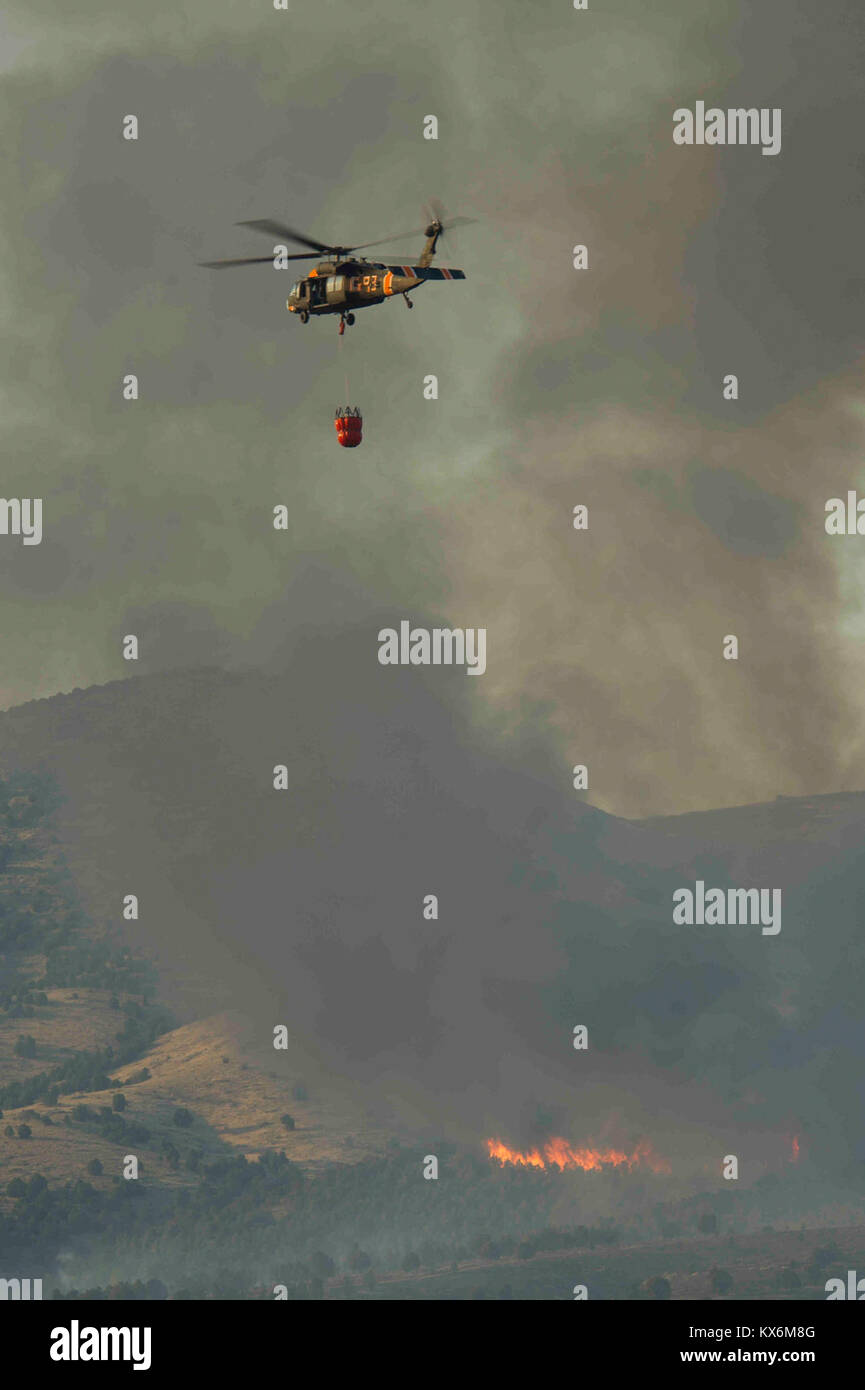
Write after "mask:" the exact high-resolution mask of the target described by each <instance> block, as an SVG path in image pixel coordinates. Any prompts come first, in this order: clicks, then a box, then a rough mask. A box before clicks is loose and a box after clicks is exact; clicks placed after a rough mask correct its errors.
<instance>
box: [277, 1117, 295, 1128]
mask: <svg viewBox="0 0 865 1390" xmlns="http://www.w3.org/2000/svg"><path fill="white" fill-rule="evenodd" d="M280 1124H283V1125H285V1128H286V1129H294V1116H293V1115H283V1116H282V1117H281V1119H280Z"/></svg>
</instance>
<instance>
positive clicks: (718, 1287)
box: [709, 1267, 733, 1294]
mask: <svg viewBox="0 0 865 1390" xmlns="http://www.w3.org/2000/svg"><path fill="white" fill-rule="evenodd" d="M709 1283H710V1284H711V1287H712V1293H720V1294H724V1293H729V1292H730V1290H731V1289H732V1287H733V1276H732V1274H731V1273H730V1271H729V1270H728V1269H718V1268H717V1267H716V1268H715V1269H712V1270H710V1272H709Z"/></svg>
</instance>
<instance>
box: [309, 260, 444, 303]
mask: <svg viewBox="0 0 865 1390" xmlns="http://www.w3.org/2000/svg"><path fill="white" fill-rule="evenodd" d="M412 269H413V267H411V266H388V265H380V264H378V263H376V262H373V261H358V260H352V261H321V262H320V263H319V265H317V266H316V267H315V269H314V270H311V271H310V272H309V274H308V275H306V276H304V278H303V279H302V280H298V281H297V283H296V284H295V285H293V286H292V288H291V293H290V294H289V296H288V299H287V300H286V301H285V307H286V308H287V309H288V312H289V313H290V314H298V313H300V314H303V313H307V314H345V313H347V312H348V311H349V310H353V309H366V308H367V307H368V306H369V305H371V304H382V303H383V302H384V300H385V299H387V298H389V297H391V296H392V295H397V294H407V293H408V291H409V290H413V289H415V288H416V286H418V285H421V284H423V277H422V276H420V277H419V276H416V275H413V274H411V273H409V274H402V273H400V272H401V271H408V272H411V270H412Z"/></svg>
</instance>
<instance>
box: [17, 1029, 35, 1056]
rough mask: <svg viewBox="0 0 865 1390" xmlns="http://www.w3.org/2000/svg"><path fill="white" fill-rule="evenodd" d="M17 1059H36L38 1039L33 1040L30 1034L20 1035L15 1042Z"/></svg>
mask: <svg viewBox="0 0 865 1390" xmlns="http://www.w3.org/2000/svg"><path fill="white" fill-rule="evenodd" d="M15 1056H16V1057H35V1056H36V1039H35V1038H31V1037H30V1035H29V1033H19V1034H18V1038H17V1040H16V1042H15Z"/></svg>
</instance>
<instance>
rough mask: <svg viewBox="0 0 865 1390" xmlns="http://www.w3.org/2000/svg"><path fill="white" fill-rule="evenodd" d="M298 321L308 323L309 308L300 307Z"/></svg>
mask: <svg viewBox="0 0 865 1390" xmlns="http://www.w3.org/2000/svg"><path fill="white" fill-rule="evenodd" d="M300 321H301V323H309V310H308V309H301V311H300Z"/></svg>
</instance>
